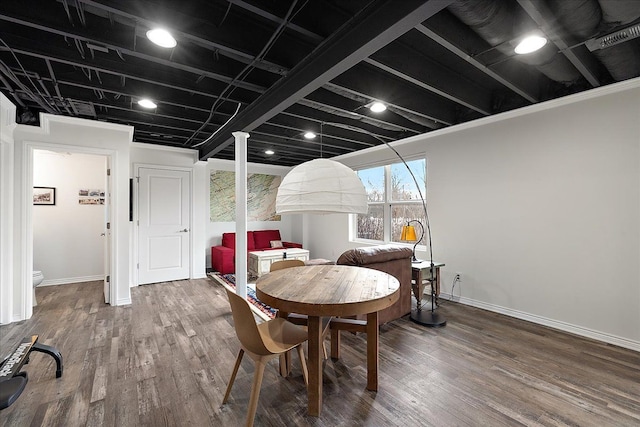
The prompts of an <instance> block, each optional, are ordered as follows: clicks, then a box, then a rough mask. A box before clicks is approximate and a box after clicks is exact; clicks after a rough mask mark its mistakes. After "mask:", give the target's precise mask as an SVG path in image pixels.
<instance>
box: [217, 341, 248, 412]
mask: <svg viewBox="0 0 640 427" xmlns="http://www.w3.org/2000/svg"><path fill="white" fill-rule="evenodd" d="M242 356H244V350H243V349H240V351H239V352H238V357H237V358H236V366H234V367H233V372H232V373H231V379H230V380H229V385H227V391H226V393H225V394H224V399H222V404H225V403H227V399H229V395H230V394H231V387H232V386H233V382H234V381H235V380H236V374H237V373H238V369H239V368H240V362H242Z"/></svg>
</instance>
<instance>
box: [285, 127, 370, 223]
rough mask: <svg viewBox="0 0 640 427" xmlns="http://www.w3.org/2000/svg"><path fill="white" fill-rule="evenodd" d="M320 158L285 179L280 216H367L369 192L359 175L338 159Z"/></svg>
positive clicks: (306, 163)
mask: <svg viewBox="0 0 640 427" xmlns="http://www.w3.org/2000/svg"><path fill="white" fill-rule="evenodd" d="M320 157H321V158H319V159H314V160H311V161H308V162H305V163H302V164H300V165H298V166H296V167H295V168H293V169H292V170H291V171H290V172H289V173H288V174H287V175H286V176H285V177H284V179H283V180H282V183H281V184H280V187H279V188H278V194H277V196H276V213H278V214H284V213H314V214H329V213H367V212H368V210H369V207H368V205H367V191H366V190H365V188H364V185H362V181H360V178H359V177H358V175H357V174H356V173H355V172H354V171H353V170H352V169H350V168H349V167H347V166H345V165H343V164H342V163H340V162H336V161H335V160H329V159H323V158H322V124H321V125H320Z"/></svg>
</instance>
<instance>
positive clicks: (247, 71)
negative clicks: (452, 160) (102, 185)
mask: <svg viewBox="0 0 640 427" xmlns="http://www.w3.org/2000/svg"><path fill="white" fill-rule="evenodd" d="M636 25H640V1H619V0H617V1H616V0H564V1H557V0H546V1H545V0H458V1H452V0H429V1H424V0H419V1H418V0H402V1H398V0H349V1H340V0H307V1H304V0H297V1H296V0H286V1H285V0H280V1H275V0H263V1H258V0H209V1H206V0H201V1H186V0H182V1H170V0H164V1H150V0H144V1H130V0H115V1H104V0H58V1H55V0H36V1H22V2H19V1H2V2H0V90H2V92H3V93H4V94H5V95H6V96H7V97H9V99H10V100H11V101H12V102H14V103H15V104H16V105H17V106H18V118H17V120H18V123H24V124H37V120H38V113H39V112H48V113H52V114H61V115H68V116H75V117H82V118H88V119H95V120H101V121H107V122H113V123H121V124H128V125H131V126H134V127H135V135H134V140H135V141H137V142H142V143H149V144H160V145H166V146H172V147H185V148H198V149H199V150H200V157H201V158H202V159H206V158H209V157H215V158H222V159H233V157H234V152H233V140H232V138H231V132H233V131H236V130H244V131H248V132H250V134H251V138H250V139H249V155H248V157H249V161H250V162H256V163H271V164H277V165H286V166H293V165H296V164H299V163H302V162H304V161H307V160H311V159H314V158H318V157H321V156H324V157H331V156H335V155H339V154H344V153H348V152H352V151H357V150H361V149H364V148H367V147H371V146H375V145H379V144H381V143H382V142H383V141H394V140H398V139H401V138H405V137H408V136H413V135H418V134H421V133H425V132H429V131H432V130H435V129H440V128H443V127H447V126H451V125H454V124H458V123H462V122H466V121H470V120H474V119H478V118H481V117H486V116H488V115H492V114H496V113H500V112H504V111H508V110H512V109H515V108H520V107H524V106H527V105H531V104H534V103H538V102H541V101H545V100H549V99H554V98H558V97H561V96H565V95H568V94H572V93H577V92H580V91H584V90H588V89H592V88H595V87H599V86H603V85H607V84H610V83H614V82H617V81H622V80H627V79H630V78H633V77H638V76H640V38H633V36H634V35H635V36H638V35H639V34H640V26H638V27H637V28H635V29H634V26H636ZM156 26H162V27H164V28H167V29H168V30H170V31H171V32H172V34H173V35H174V37H175V38H176V39H177V42H178V45H177V46H176V47H175V48H171V49H164V48H161V47H158V46H156V45H154V44H153V43H151V42H150V41H149V40H148V39H147V38H146V36H145V34H146V32H147V30H148V29H150V28H152V27H156ZM622 29H628V31H627V33H626V34H627V36H626V37H625V36H617V37H615V38H613V40H614V41H617V42H618V43H615V44H614V45H613V46H611V47H606V48H602V49H598V48H595V49H594V46H596V47H599V45H598V42H599V41H600V39H599V38H600V37H602V36H607V35H610V34H612V33H614V32H616V31H619V30H622ZM533 30H537V31H541V32H542V33H544V34H545V35H546V36H547V38H548V39H549V42H548V43H547V45H546V46H545V47H544V48H543V49H542V50H541V51H538V52H536V53H533V54H529V55H522V56H521V55H516V54H515V53H513V47H514V46H515V43H516V41H517V40H518V39H519V38H520V37H521V36H523V35H524V34H526V33H528V32H531V31H533ZM143 97H148V98H151V99H153V100H154V101H156V103H157V104H158V106H157V108H156V109H153V110H145V109H143V108H141V107H140V106H138V105H137V101H138V100H139V99H141V98H143ZM376 100H379V101H383V102H384V103H386V105H387V106H388V109H387V110H386V111H385V112H383V113H379V114H375V113H372V112H371V111H369V109H368V108H367V106H368V105H369V104H370V103H372V102H373V101H376ZM238 105H239V108H238ZM236 110H237V111H238V113H237V115H236V116H235V117H233V118H232V116H233V114H234V112H236ZM227 121H229V123H228V124H227V125H226V126H224V127H223V129H221V131H220V132H218V133H215V134H214V132H215V131H216V130H217V129H218V128H220V126H222V125H223V124H224V123H225V122H227ZM308 130H311V131H314V132H315V133H316V134H318V136H317V137H316V138H315V139H313V140H307V139H305V138H303V134H304V132H305V131H308ZM267 149H272V150H273V151H275V154H273V155H271V156H269V155H266V154H265V153H264V151H265V150H267Z"/></svg>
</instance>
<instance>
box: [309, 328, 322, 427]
mask: <svg viewBox="0 0 640 427" xmlns="http://www.w3.org/2000/svg"><path fill="white" fill-rule="evenodd" d="M307 329H308V331H309V386H308V389H307V393H308V399H309V415H311V416H314V417H319V416H320V410H321V409H322V357H321V354H322V353H321V351H322V348H321V346H322V322H321V321H320V317H318V316H309V318H308V323H307Z"/></svg>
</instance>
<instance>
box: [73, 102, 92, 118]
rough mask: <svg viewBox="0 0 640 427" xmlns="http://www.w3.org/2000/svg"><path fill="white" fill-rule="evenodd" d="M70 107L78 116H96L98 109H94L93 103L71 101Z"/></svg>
mask: <svg viewBox="0 0 640 427" xmlns="http://www.w3.org/2000/svg"><path fill="white" fill-rule="evenodd" d="M69 105H71V108H72V109H73V112H74V113H76V114H77V115H78V116H91V117H95V116H96V109H95V108H93V103H91V102H82V101H74V100H69Z"/></svg>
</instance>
